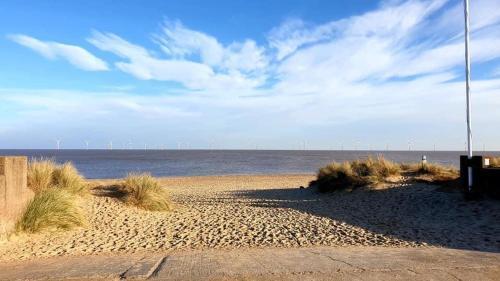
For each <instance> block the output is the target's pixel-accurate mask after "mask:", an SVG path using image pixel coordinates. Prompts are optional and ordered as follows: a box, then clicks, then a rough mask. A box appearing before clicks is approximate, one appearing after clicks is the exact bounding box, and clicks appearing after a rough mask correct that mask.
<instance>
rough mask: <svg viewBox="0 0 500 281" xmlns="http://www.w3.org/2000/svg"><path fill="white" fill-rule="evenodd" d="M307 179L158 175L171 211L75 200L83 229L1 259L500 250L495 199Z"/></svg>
mask: <svg viewBox="0 0 500 281" xmlns="http://www.w3.org/2000/svg"><path fill="white" fill-rule="evenodd" d="M312 179H313V176H312V175H259V176H208V177H184V178H163V179H161V183H162V185H163V186H165V188H167V189H168V190H169V191H170V193H171V196H172V200H173V201H174V203H175V204H176V207H175V210H174V211H172V212H148V211H143V210H140V209H137V208H134V207H130V206H127V205H124V204H123V203H122V202H120V201H119V200H117V199H116V198H112V197H106V196H102V197H99V196H90V197H89V198H86V199H84V200H82V201H81V202H80V204H81V205H82V208H83V209H84V211H85V213H86V215H87V217H88V221H89V222H88V224H87V226H86V227H83V228H79V229H75V230H71V231H66V232H56V233H42V234H37V235H20V236H13V237H11V238H10V240H9V241H6V242H3V243H0V260H26V259H33V258H40V257H51V256H62V255H72V256H78V255H96V254H110V253H141V252H155V253H158V252H167V251H182V250H186V249H207V248H223V249H234V248H269V247H302V246H319V245H326V246H335V247H348V246H349V247H351V246H353V247H364V246H379V247H447V248H459V249H473V250H481V251H493V252H500V202H499V201H492V200H483V201H479V202H465V201H464V200H463V199H462V196H461V194H460V193H459V192H456V191H448V192H443V191H440V190H439V188H438V187H436V186H431V185H425V184H419V183H403V184H394V185H392V186H389V187H387V188H384V189H379V190H363V189H359V190H356V191H353V192H340V193H332V194H318V193H316V192H315V191H314V190H311V189H300V188H299V187H300V186H307V183H308V182H309V181H310V180H312ZM113 182H116V181H115V180H101V181H92V182H91V183H92V184H93V185H95V186H97V185H103V186H106V185H110V184H112V183H113ZM98 193H99V194H101V195H102V192H98Z"/></svg>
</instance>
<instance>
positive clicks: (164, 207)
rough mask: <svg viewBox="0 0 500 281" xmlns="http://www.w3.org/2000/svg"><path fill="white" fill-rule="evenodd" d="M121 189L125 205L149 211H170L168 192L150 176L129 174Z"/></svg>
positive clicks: (170, 204)
mask: <svg viewBox="0 0 500 281" xmlns="http://www.w3.org/2000/svg"><path fill="white" fill-rule="evenodd" d="M121 188H122V190H123V192H124V193H125V196H124V201H125V202H126V203H127V204H130V205H133V206H136V207H139V208H141V209H144V210H149V211H169V210H172V203H171V201H170V197H169V194H168V192H167V191H166V190H165V189H164V188H162V187H161V185H160V183H159V182H158V181H157V180H156V179H155V178H154V177H152V176H151V175H150V174H147V173H144V174H129V175H128V176H127V177H126V178H125V180H124V182H123V183H122V185H121Z"/></svg>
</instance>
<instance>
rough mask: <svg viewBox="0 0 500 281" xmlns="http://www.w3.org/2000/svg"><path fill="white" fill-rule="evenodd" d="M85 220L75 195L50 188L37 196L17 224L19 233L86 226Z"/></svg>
mask: <svg viewBox="0 0 500 281" xmlns="http://www.w3.org/2000/svg"><path fill="white" fill-rule="evenodd" d="M84 222H85V219H84V217H83V216H82V213H81V210H80V208H79V207H78V206H77V205H76V204H75V197H74V195H73V194H71V193H69V192H67V191H66V190H63V189H58V188H49V189H46V190H43V191H41V192H38V193H36V194H35V196H34V197H33V199H32V200H31V201H30V202H29V203H28V205H27V206H26V209H25V211H24V213H23V214H22V216H21V218H20V219H19V220H18V222H17V223H16V230H17V231H18V232H27V233H35V232H39V231H42V230H48V231H53V230H59V229H70V228H73V227H75V226H82V225H84Z"/></svg>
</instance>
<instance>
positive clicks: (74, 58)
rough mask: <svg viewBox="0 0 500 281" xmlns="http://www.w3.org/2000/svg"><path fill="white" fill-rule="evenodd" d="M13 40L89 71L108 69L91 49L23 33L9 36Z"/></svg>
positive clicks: (42, 53) (48, 57)
mask: <svg viewBox="0 0 500 281" xmlns="http://www.w3.org/2000/svg"><path fill="white" fill-rule="evenodd" d="M8 38H9V39H11V40H12V41H14V42H16V43H18V44H20V45H23V46H25V47H27V48H30V49H32V50H33V51H35V52H37V53H39V54H40V55H42V56H44V57H45V58H47V59H51V60H54V59H57V58H61V59H64V60H66V61H68V62H69V63H70V64H72V65H74V66H76V67H78V68H80V69H82V70H87V71H104V70H108V66H107V64H106V62H105V61H103V60H101V59H99V58H98V57H96V56H94V55H92V54H91V53H90V52H89V51H87V50H85V49H83V48H82V47H79V46H75V45H68V44H62V43H58V42H51V41H42V40H39V39H36V38H33V37H30V36H27V35H23V34H13V35H9V36H8Z"/></svg>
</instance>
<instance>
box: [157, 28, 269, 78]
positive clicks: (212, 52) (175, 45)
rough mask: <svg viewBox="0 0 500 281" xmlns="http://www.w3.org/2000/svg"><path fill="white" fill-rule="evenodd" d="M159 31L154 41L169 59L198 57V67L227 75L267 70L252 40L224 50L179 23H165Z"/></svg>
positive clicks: (261, 50) (206, 36) (225, 47)
mask: <svg viewBox="0 0 500 281" xmlns="http://www.w3.org/2000/svg"><path fill="white" fill-rule="evenodd" d="M162 31H163V32H162V33H161V34H158V35H156V36H155V37H154V38H155V40H156V42H157V43H158V44H159V45H160V48H161V49H162V50H163V51H164V52H165V53H166V54H167V55H169V56H170V57H172V58H177V59H191V60H197V57H199V61H200V62H201V63H203V64H206V65H209V66H211V67H213V68H214V69H217V70H220V71H229V72H234V71H243V72H251V71H255V70H259V69H263V68H264V67H266V66H267V58H266V57H265V55H264V52H265V49H264V48H263V47H259V46H258V45H257V44H256V43H255V41H253V40H250V39H247V40H245V41H244V42H232V43H231V44H229V45H228V46H224V45H223V44H221V43H220V42H219V41H218V40H217V39H216V38H215V37H213V36H211V35H208V34H205V33H203V32H200V31H196V30H192V29H189V28H187V27H185V26H183V25H182V24H181V23H180V22H179V21H175V22H169V21H166V22H165V23H164V25H163V27H162ZM193 57H194V58H193Z"/></svg>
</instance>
